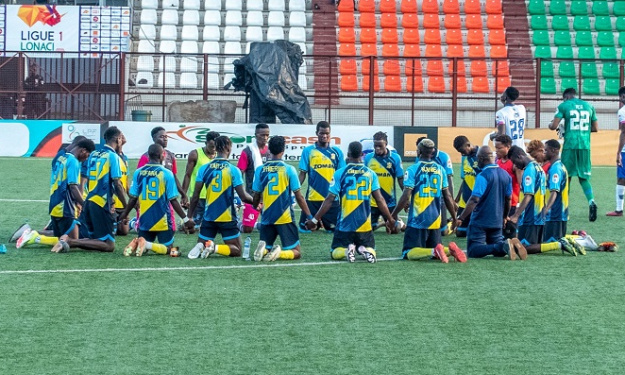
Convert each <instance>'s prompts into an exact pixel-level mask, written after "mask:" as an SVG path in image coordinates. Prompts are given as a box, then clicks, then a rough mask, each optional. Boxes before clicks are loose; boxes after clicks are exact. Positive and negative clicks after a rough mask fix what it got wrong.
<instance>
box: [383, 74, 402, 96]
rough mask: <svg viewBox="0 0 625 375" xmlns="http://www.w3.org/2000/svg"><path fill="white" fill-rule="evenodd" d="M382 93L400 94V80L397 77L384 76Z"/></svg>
mask: <svg viewBox="0 0 625 375" xmlns="http://www.w3.org/2000/svg"><path fill="white" fill-rule="evenodd" d="M384 91H386V92H401V79H400V78H399V76H385V77H384Z"/></svg>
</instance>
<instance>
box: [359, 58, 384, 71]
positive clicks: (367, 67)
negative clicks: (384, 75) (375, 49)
mask: <svg viewBox="0 0 625 375" xmlns="http://www.w3.org/2000/svg"><path fill="white" fill-rule="evenodd" d="M374 61H375V62H374V63H373V74H375V75H377V74H378V73H380V68H379V67H378V60H377V59H375V60H374ZM361 71H362V74H370V73H371V60H370V59H368V58H366V59H363V60H362V68H361Z"/></svg>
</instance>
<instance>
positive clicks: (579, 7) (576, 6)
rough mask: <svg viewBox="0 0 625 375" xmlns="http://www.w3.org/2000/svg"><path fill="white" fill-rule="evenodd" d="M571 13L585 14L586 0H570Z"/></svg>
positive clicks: (586, 10) (574, 14)
mask: <svg viewBox="0 0 625 375" xmlns="http://www.w3.org/2000/svg"><path fill="white" fill-rule="evenodd" d="M571 15H573V16H587V15H588V8H587V7H586V1H580V0H573V1H571Z"/></svg>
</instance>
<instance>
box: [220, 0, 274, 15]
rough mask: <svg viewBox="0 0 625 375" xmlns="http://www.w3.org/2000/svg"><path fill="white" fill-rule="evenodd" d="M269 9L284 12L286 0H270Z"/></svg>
mask: <svg viewBox="0 0 625 375" xmlns="http://www.w3.org/2000/svg"><path fill="white" fill-rule="evenodd" d="M230 1H231V0H228V1H226V3H229V2H230ZM239 1H240V0H239ZM267 9H268V10H269V11H270V12H271V11H272V10H274V11H279V12H284V0H269V4H267Z"/></svg>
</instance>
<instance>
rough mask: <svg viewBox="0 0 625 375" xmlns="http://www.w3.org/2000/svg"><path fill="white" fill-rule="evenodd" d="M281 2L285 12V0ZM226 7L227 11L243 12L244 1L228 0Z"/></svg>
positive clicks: (225, 2) (225, 3)
mask: <svg viewBox="0 0 625 375" xmlns="http://www.w3.org/2000/svg"><path fill="white" fill-rule="evenodd" d="M279 1H280V2H282V7H283V10H284V0H279ZM269 3H270V4H271V0H270V1H269ZM224 5H225V7H224V9H225V10H238V11H241V10H243V1H242V0H228V1H224ZM270 10H271V9H270Z"/></svg>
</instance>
